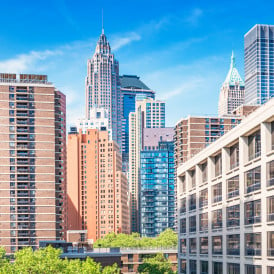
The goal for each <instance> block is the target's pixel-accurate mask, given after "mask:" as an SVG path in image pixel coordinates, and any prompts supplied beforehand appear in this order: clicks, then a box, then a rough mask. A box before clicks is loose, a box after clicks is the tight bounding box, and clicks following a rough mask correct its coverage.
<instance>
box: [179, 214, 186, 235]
mask: <svg viewBox="0 0 274 274" xmlns="http://www.w3.org/2000/svg"><path fill="white" fill-rule="evenodd" d="M180 233H186V218H183V219H181V220H180Z"/></svg>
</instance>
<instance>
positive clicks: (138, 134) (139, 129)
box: [129, 98, 165, 232]
mask: <svg viewBox="0 0 274 274" xmlns="http://www.w3.org/2000/svg"><path fill="white" fill-rule="evenodd" d="M164 127H165V103H164V102H163V101H159V100H154V99H151V98H148V99H144V100H141V101H137V102H136V109H135V112H131V113H130V114H129V192H130V211H131V230H132V231H135V232H136V231H139V230H140V223H139V214H140V213H139V187H140V151H141V150H142V149H143V129H144V128H164Z"/></svg>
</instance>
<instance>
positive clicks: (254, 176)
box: [245, 166, 261, 193]
mask: <svg viewBox="0 0 274 274" xmlns="http://www.w3.org/2000/svg"><path fill="white" fill-rule="evenodd" d="M259 189H261V167H260V166H258V167H256V168H253V169H251V170H249V171H247V172H245V193H250V192H253V191H256V190H259Z"/></svg>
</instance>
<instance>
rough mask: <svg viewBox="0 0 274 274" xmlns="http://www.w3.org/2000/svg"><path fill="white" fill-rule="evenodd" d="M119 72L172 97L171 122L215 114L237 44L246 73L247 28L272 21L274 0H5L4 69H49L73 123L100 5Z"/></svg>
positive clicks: (0, 59) (0, 50)
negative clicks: (187, 117) (139, 79)
mask: <svg viewBox="0 0 274 274" xmlns="http://www.w3.org/2000/svg"><path fill="white" fill-rule="evenodd" d="M102 8H103V9H104V27H105V33H106V35H107V38H108V40H109V41H110V44H111V47H112V51H113V52H114V54H115V56H116V59H117V60H119V63H120V74H136V75H139V76H140V77H141V79H142V80H143V81H144V82H145V84H146V85H148V86H149V87H150V88H151V89H153V90H155V91H156V92H157V97H158V98H159V99H164V100H165V101H166V112H167V125H169V126H173V125H174V124H175V123H176V122H177V121H178V120H179V119H180V118H182V117H185V116H187V115H189V114H192V115H205V114H216V113H217V104H218V95H219V90H220V87H221V85H222V82H223V81H224V79H225V77H226V74H227V72H228V69H229V64H230V55H231V51H232V50H234V53H235V56H236V66H237V68H238V70H239V72H240V74H241V76H242V77H244V51H243V47H244V34H245V33H246V32H247V31H248V30H249V29H250V28H251V27H252V26H253V25H255V24H256V23H260V24H274V16H273V10H274V1H270V0H269V1H260V2H258V1H253V0H251V1H238V2H236V1H185V0H181V1H179V0H177V1H173V0H169V1H163V0H158V1H154V0H153V1H144V0H140V1H110V0H109V1H97V0H92V1H81V0H78V1H75V0H74V1H68V0H67V1H66V0H48V1H17V0H15V1H12V4H10V3H9V1H1V11H2V12H1V17H0V24H1V26H2V27H1V32H0V71H1V72H11V73H12V72H16V73H41V74H48V76H49V80H50V81H51V82H53V83H54V84H55V86H56V87H57V88H59V89H60V90H61V91H63V92H64V93H65V94H66V95H67V118H68V123H73V122H74V121H75V120H76V119H77V118H79V117H81V116H82V115H83V114H84V98H85V96H84V92H85V91H84V82H85V76H86V70H87V68H86V63H87V59H88V58H90V57H91V56H92V55H93V53H94V49H95V44H96V42H97V39H98V37H99V35H100V32H101V10H102Z"/></svg>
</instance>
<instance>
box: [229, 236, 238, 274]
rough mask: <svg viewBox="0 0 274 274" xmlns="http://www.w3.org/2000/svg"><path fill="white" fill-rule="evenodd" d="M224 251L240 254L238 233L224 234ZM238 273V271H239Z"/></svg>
mask: <svg viewBox="0 0 274 274" xmlns="http://www.w3.org/2000/svg"><path fill="white" fill-rule="evenodd" d="M226 245H227V246H226V250H227V251H226V252H227V254H228V255H240V235H239V234H234V235H227V236H226ZM239 273H240V272H239Z"/></svg>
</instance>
